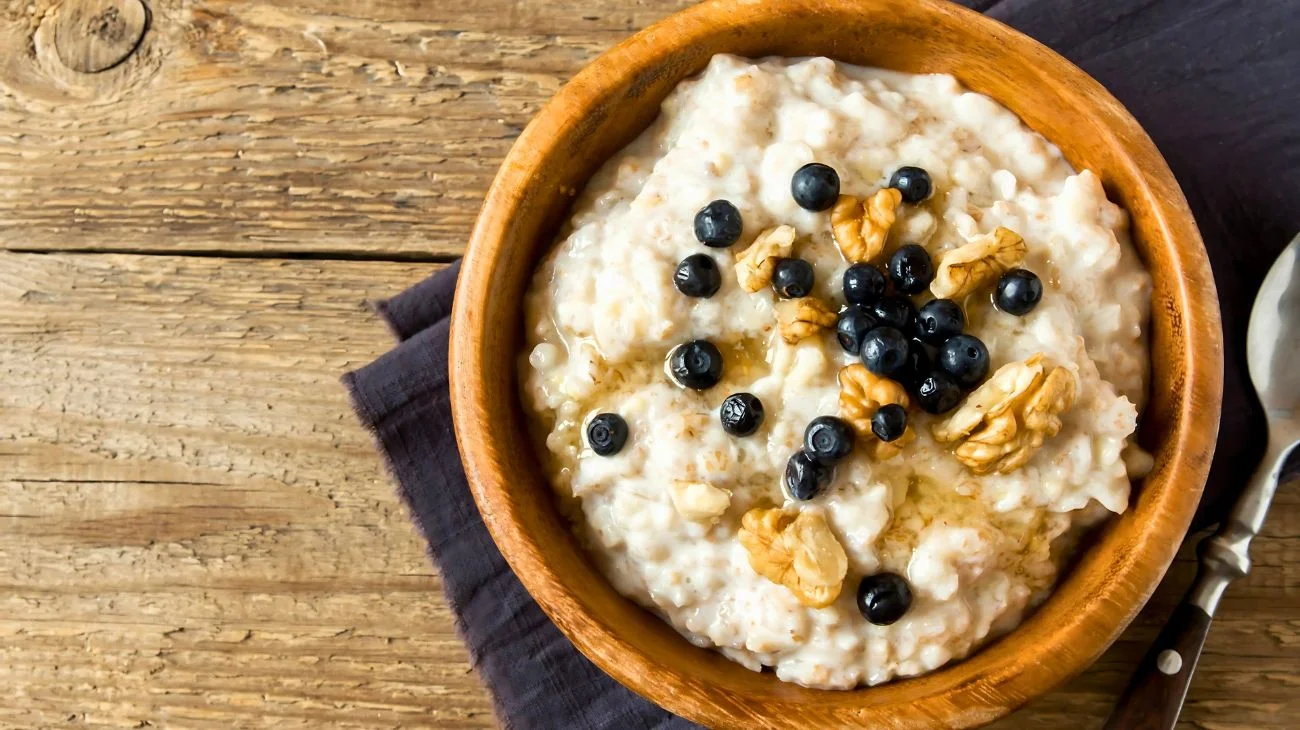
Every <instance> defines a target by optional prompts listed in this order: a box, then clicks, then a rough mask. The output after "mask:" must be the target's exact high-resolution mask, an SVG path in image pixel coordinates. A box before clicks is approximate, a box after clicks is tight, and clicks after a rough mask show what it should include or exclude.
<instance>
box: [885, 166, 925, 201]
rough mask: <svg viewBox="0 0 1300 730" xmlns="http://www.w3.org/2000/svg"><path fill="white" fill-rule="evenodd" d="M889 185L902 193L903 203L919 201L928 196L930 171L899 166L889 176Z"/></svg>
mask: <svg viewBox="0 0 1300 730" xmlns="http://www.w3.org/2000/svg"><path fill="white" fill-rule="evenodd" d="M889 187H891V188H897V189H898V192H900V193H902V194H903V202H904V203H919V202H921V201H922V200H925V199H926V198H928V197H930V189H931V186H930V173H928V172H926V171H925V170H922V169H921V168H919V167H900V168H898V169H897V170H895V171H894V174H893V175H890V176H889Z"/></svg>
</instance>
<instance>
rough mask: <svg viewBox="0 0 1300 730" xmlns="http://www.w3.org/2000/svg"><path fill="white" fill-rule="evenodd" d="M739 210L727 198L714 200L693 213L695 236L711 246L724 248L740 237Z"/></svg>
mask: <svg viewBox="0 0 1300 730" xmlns="http://www.w3.org/2000/svg"><path fill="white" fill-rule="evenodd" d="M743 228H744V223H743V222H742V221H741V219H740V211H738V210H736V206H734V205H732V204H731V202H730V201H727V200H715V201H713V202H712V203H709V204H708V205H706V206H704V207H703V208H700V212H698V213H696V214H695V237H696V238H697V239H699V241H700V243H702V244H704V245H705V246H712V247H713V248H726V247H727V246H730V245H731V244H733V243H735V242H736V239H738V238H740V231H741V230H742V229H743Z"/></svg>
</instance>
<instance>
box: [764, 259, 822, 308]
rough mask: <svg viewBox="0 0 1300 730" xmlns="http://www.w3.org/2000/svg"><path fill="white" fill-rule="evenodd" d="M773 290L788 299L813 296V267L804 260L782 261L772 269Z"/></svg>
mask: <svg viewBox="0 0 1300 730" xmlns="http://www.w3.org/2000/svg"><path fill="white" fill-rule="evenodd" d="M772 288H773V289H775V290H776V293H777V294H780V295H781V296H783V297H785V298H786V299H798V298H799V297H806V296H808V295H809V294H812V288H813V267H812V264H810V263H808V262H807V261H804V260H803V259H781V260H780V261H777V262H776V266H775V267H774V268H773V269H772Z"/></svg>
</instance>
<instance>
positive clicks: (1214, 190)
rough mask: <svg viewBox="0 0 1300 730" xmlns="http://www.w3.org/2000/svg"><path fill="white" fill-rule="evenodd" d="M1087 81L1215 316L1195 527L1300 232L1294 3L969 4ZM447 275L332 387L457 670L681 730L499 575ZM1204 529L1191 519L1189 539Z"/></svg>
mask: <svg viewBox="0 0 1300 730" xmlns="http://www.w3.org/2000/svg"><path fill="white" fill-rule="evenodd" d="M964 4H966V5H969V6H971V7H974V8H975V9H977V10H981V11H984V12H987V13H988V14H989V15H991V16H992V17H995V18H997V19H999V20H1001V21H1003V22H1006V23H1008V24H1009V25H1012V26H1014V27H1016V28H1018V29H1019V30H1021V31H1024V32H1025V33H1027V34H1029V35H1031V36H1033V37H1035V38H1038V39H1039V40H1041V41H1043V42H1044V43H1046V44H1047V45H1049V46H1051V47H1053V48H1054V49H1056V50H1057V51H1058V52H1060V53H1062V54H1063V55H1065V56H1066V57H1068V58H1070V59H1071V60H1073V61H1074V62H1075V63H1077V64H1079V65H1080V66H1082V67H1083V68H1084V69H1085V70H1086V71H1088V72H1089V73H1091V74H1092V75H1093V76H1094V77H1095V78H1097V79H1098V80H1099V81H1101V83H1102V84H1104V85H1105V86H1106V87H1107V88H1108V89H1110V91H1111V92H1112V93H1114V94H1115V96H1117V97H1118V98H1119V99H1120V100H1121V101H1122V102H1124V104H1125V105H1126V106H1127V107H1128V108H1129V109H1130V110H1131V111H1132V112H1133V114H1134V115H1135V116H1136V117H1137V118H1138V120H1139V121H1140V122H1141V123H1142V125H1143V126H1144V127H1145V128H1146V129H1147V131H1148V132H1149V133H1150V134H1151V136H1152V138H1154V140H1155V142H1156V144H1157V145H1158V146H1159V147H1160V149H1161V151H1162V152H1163V153H1164V155H1165V157H1166V158H1167V159H1168V161H1169V164H1170V166H1171V167H1172V168H1173V171H1174V173H1175V175H1176V176H1177V177H1178V180H1179V181H1180V183H1181V184H1182V186H1183V190H1184V192H1185V193H1186V195H1187V198H1188V200H1189V201H1190V203H1191V205H1192V208H1193V210H1194V212H1195V214H1196V219H1197V222H1198V223H1199V225H1200V227H1201V231H1202V234H1203V236H1204V238H1205V243H1206V246H1207V247H1208V248H1209V251H1210V258H1211V260H1212V262H1213V265H1214V271H1215V279H1216V282H1217V284H1218V289H1219V297H1220V302H1221V306H1222V309H1223V324H1224V334H1225V336H1226V364H1225V376H1226V390H1225V404H1224V413H1223V426H1222V428H1221V431H1220V434H1221V435H1220V441H1219V448H1218V452H1217V454H1216V456H1215V462H1214V467H1213V469H1212V472H1211V475H1210V483H1209V486H1208V487H1207V491H1206V499H1205V500H1204V502H1203V504H1202V515H1205V516H1212V515H1216V514H1219V510H1220V508H1221V507H1222V506H1223V505H1224V504H1225V503H1226V501H1227V500H1228V499H1230V498H1231V496H1232V495H1233V494H1234V493H1235V491H1236V489H1237V488H1239V487H1240V485H1241V484H1242V482H1243V481H1244V479H1245V478H1246V476H1247V475H1248V471H1249V470H1248V468H1247V466H1245V465H1250V464H1253V463H1254V460H1255V459H1256V458H1258V456H1259V454H1260V453H1261V451H1262V447H1263V440H1264V438H1263V426H1262V420H1261V418H1260V412H1259V408H1258V404H1257V403H1256V402H1255V400H1254V398H1253V396H1251V395H1250V389H1249V380H1248V379H1247V375H1246V369H1245V363H1244V359H1243V356H1244V351H1245V333H1246V323H1247V319H1248V317H1249V314H1250V305H1251V301H1252V299H1253V296H1254V292H1255V290H1256V288H1257V287H1258V286H1259V283H1260V281H1261V280H1262V279H1263V276H1264V274H1265V272H1266V271H1267V269H1268V266H1269V264H1270V263H1271V262H1272V260H1273V258H1274V257H1275V256H1276V255H1277V253H1278V252H1279V251H1281V249H1282V248H1283V246H1285V244H1286V242H1287V241H1288V240H1289V239H1290V238H1291V236H1292V235H1293V234H1295V233H1296V232H1297V231H1298V230H1300V203H1297V202H1296V201H1297V199H1298V198H1300V83H1298V82H1297V80H1296V77H1297V75H1300V3H1297V2H1296V1H1295V0H1248V1H1247V2H1239V1H1237V0H1096V1H1094V2H1075V1H1074V0H1000V1H992V2H990V1H988V0H984V1H982V2H981V1H980V0H966V2H965V3H964ZM459 269H460V265H459V264H458V263H457V264H454V265H452V266H451V267H449V268H448V269H446V270H444V271H441V272H439V273H437V274H435V275H434V276H432V277H430V278H429V279H427V280H426V281H424V282H422V283H420V284H417V285H416V286H414V287H412V288H411V289H409V290H407V291H405V292H403V293H401V294H399V295H398V296H396V297H394V298H392V299H390V300H388V301H386V302H383V303H381V304H380V305H379V307H378V310H379V313H380V314H381V315H382V317H383V318H384V319H385V321H387V323H388V325H389V327H390V328H391V329H392V331H393V332H394V334H395V335H396V336H397V339H398V341H399V344H398V345H397V347H396V348H394V349H393V350H392V351H391V352H389V353H388V354H386V355H384V356H383V357H381V358H380V359H378V360H376V361H375V362H374V363H371V364H370V365H367V366H365V367H363V368H361V369H360V370H357V371H355V372H352V373H348V374H347V375H345V376H344V379H343V380H344V383H345V384H346V386H347V388H348V389H349V391H350V392H351V395H352V399H353V402H354V404H355V406H356V410H357V414H358V416H359V417H360V419H361V421H362V422H363V423H364V424H365V425H366V426H368V427H369V428H370V429H371V430H372V431H373V432H374V434H375V436H376V438H377V440H378V443H379V446H380V448H381V449H382V450H383V452H384V454H385V456H386V457H387V461H388V465H389V467H390V469H391V471H392V473H393V475H394V477H395V478H396V480H397V483H398V487H399V489H400V492H401V495H402V498H403V499H404V500H405V502H406V503H407V505H408V506H409V507H410V509H411V512H412V514H413V516H414V518H415V520H416V522H417V523H418V525H419V528H420V530H421V532H422V533H423V534H424V537H425V538H426V540H427V541H428V543H429V551H430V554H431V555H432V557H433V560H434V562H435V563H437V565H438V568H439V571H440V573H441V575H442V578H443V583H444V586H445V590H446V593H447V599H448V601H449V602H450V604H451V608H452V611H453V612H454V614H455V616H456V619H457V626H458V628H459V630H460V632H461V635H462V636H463V637H464V639H465V642H466V644H467V645H468V647H469V652H470V657H471V661H472V662H473V664H474V666H475V667H476V668H477V669H478V671H479V673H480V675H481V676H482V678H483V681H484V682H485V683H486V685H487V687H488V689H489V690H490V692H491V694H492V697H493V701H494V703H495V706H496V712H497V718H498V720H499V721H500V722H501V723H502V724H503V725H504V726H505V727H507V728H520V729H524V728H562V729H565V730H584V729H587V728H609V729H611V730H637V729H640V728H655V729H661V730H668V729H674V730H676V729H678V728H693V727H696V726H695V725H693V724H691V723H688V722H686V721H685V720H682V719H681V718H678V717H675V716H673V715H670V714H668V713H666V712H664V711H662V710H660V709H659V708H657V707H655V706H653V705H651V704H650V703H648V702H646V701H645V700H642V699H641V698H640V697H638V696H636V695H634V694H633V693H631V692H629V691H628V690H626V689H624V688H623V687H622V686H620V685H619V684H617V683H616V682H614V681H613V680H612V679H610V678H609V677H608V676H606V675H605V674H604V673H602V672H601V671H600V670H599V669H597V668H596V667H595V666H594V665H592V664H591V663H590V662H589V661H587V660H586V659H585V658H584V657H582V655H580V654H579V653H578V652H577V651H576V650H575V649H574V648H573V647H572V645H570V644H569V643H568V641H567V640H566V639H565V638H564V637H563V636H562V635H561V634H560V633H559V631H558V630H557V629H556V628H555V626H554V625H552V624H551V623H550V621H549V620H548V619H547V618H546V616H545V615H544V614H543V613H542V612H541V610H540V609H539V608H538V607H537V605H536V604H535V603H533V601H532V599H531V598H530V597H529V596H528V594H527V592H525V591H524V588H523V586H522V585H521V584H520V583H519V580H518V579H517V578H516V577H515V576H514V574H513V573H512V572H511V571H510V569H509V567H507V565H506V563H505V561H504V559H503V558H502V557H501V554H500V553H499V552H498V551H497V548H496V545H495V544H494V543H493V542H492V539H491V538H490V537H489V536H488V533H487V530H486V528H485V527H484V526H483V522H482V519H481V518H480V516H479V513H478V510H477V509H476V508H475V506H474V502H473V500H472V498H471V497H470V494H469V488H468V485H467V484H466V481H465V475H464V472H463V470H462V467H461V462H460V456H459V453H458V452H457V449H456V441H455V437H454V434H453V431H452V424H451V414H450V404H449V396H448V392H447V337H448V321H447V315H448V313H449V312H450V308H451V300H452V294H453V291H454V288H455V283H456V275H457V272H458V271H459ZM1210 521H1212V520H1210V519H1201V520H1199V522H1200V523H1201V524H1207V523H1208V522H1210Z"/></svg>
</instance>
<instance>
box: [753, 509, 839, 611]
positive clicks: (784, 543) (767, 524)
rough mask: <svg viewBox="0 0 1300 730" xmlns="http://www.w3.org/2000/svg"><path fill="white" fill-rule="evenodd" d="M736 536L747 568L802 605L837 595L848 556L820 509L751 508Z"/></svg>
mask: <svg viewBox="0 0 1300 730" xmlns="http://www.w3.org/2000/svg"><path fill="white" fill-rule="evenodd" d="M737 537H739V538H740V544H741V545H743V546H744V547H745V550H746V551H747V552H748V553H749V567H751V568H753V569H754V572H755V573H758V574H759V575H761V576H763V577H764V578H767V579H768V580H770V581H772V582H773V583H778V584H780V585H783V586H785V587H786V588H788V589H789V590H790V592H791V593H793V594H794V596H795V598H797V599H799V602H800V603H802V604H803V605H805V606H811V607H813V608H825V607H827V606H829V605H831V604H832V603H834V602H835V599H836V598H837V597H839V595H840V588H841V587H842V586H843V585H844V575H845V574H846V573H847V572H848V570H849V559H848V556H847V555H845V554H844V548H843V547H841V546H840V543H839V540H836V539H835V534H834V533H832V532H831V527H830V525H828V524H826V518H825V516H823V515H822V513H821V512H819V511H815V510H799V511H787V510H783V509H780V508H764V507H755V508H753V509H751V510H749V511H748V512H746V513H745V516H744V517H742V518H741V520H740V532H739V533H738V535H737Z"/></svg>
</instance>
